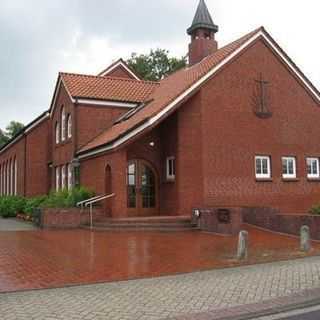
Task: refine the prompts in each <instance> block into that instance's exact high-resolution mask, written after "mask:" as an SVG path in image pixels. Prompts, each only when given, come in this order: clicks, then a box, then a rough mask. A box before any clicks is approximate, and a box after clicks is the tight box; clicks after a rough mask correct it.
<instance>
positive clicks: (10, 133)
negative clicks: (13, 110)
mask: <svg viewBox="0 0 320 320" xmlns="http://www.w3.org/2000/svg"><path fill="white" fill-rule="evenodd" d="M23 128H24V125H23V124H22V123H20V122H17V121H11V122H10V123H9V124H8V125H7V127H6V130H5V131H3V130H1V129H0V148H1V147H2V146H3V145H5V144H6V143H7V142H8V141H9V140H10V139H12V138H13V137H15V136H16V135H17V134H18V133H19V132H20V131H21V130H22V129H23Z"/></svg>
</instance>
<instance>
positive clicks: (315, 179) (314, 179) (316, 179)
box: [307, 178, 320, 182]
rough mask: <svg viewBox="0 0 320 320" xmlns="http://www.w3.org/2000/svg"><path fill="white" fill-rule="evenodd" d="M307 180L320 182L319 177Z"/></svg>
mask: <svg viewBox="0 0 320 320" xmlns="http://www.w3.org/2000/svg"><path fill="white" fill-rule="evenodd" d="M307 180H308V181H309V182H320V178H307Z"/></svg>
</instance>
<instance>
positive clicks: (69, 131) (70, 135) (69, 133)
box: [67, 114, 72, 139]
mask: <svg viewBox="0 0 320 320" xmlns="http://www.w3.org/2000/svg"><path fill="white" fill-rule="evenodd" d="M67 123H68V139H70V138H72V117H71V114H69V115H68V121H67Z"/></svg>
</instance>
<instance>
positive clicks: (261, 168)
mask: <svg viewBox="0 0 320 320" xmlns="http://www.w3.org/2000/svg"><path fill="white" fill-rule="evenodd" d="M255 162H256V178H257V179H268V178H271V163H270V157H268V156H256V157H255Z"/></svg>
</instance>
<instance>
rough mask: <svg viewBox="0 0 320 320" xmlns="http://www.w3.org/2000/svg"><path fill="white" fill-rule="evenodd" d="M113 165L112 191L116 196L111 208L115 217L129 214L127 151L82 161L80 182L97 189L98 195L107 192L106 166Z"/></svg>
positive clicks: (112, 200)
mask: <svg viewBox="0 0 320 320" xmlns="http://www.w3.org/2000/svg"><path fill="white" fill-rule="evenodd" d="M108 165H109V166H110V167H111V177H112V192H113V193H115V197H114V198H112V199H111V200H107V201H108V202H109V201H111V210H112V216H113V217H126V216H127V190H126V170H127V153H126V150H124V149H123V150H120V151H117V152H114V153H110V154H107V155H103V156H99V157H96V158H91V159H88V160H83V161H81V167H80V182H81V185H84V186H87V187H89V188H91V189H92V190H94V191H95V193H96V194H97V195H103V194H105V193H106V190H107V186H106V181H105V180H106V179H105V174H106V167H107V166H108Z"/></svg>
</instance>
